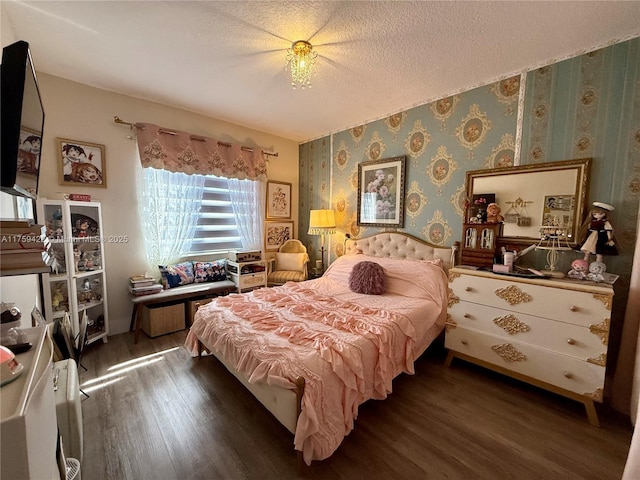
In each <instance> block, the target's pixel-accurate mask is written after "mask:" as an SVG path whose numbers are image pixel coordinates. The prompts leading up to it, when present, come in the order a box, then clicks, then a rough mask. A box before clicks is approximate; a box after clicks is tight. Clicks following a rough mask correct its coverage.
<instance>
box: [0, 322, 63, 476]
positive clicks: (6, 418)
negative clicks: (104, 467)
mask: <svg viewBox="0 0 640 480" xmlns="http://www.w3.org/2000/svg"><path fill="white" fill-rule="evenodd" d="M22 331H23V332H24V334H25V335H26V336H27V341H29V342H30V343H31V344H32V345H33V346H32V347H31V349H29V350H27V351H26V352H24V353H21V354H18V355H16V361H18V362H19V363H21V364H22V365H23V370H22V373H21V374H20V376H18V377H17V378H16V379H15V380H13V381H12V382H11V383H8V384H6V385H3V386H2V389H1V390H0V407H1V408H0V409H1V411H2V424H1V425H0V431H1V432H2V435H0V444H1V446H2V448H1V450H2V456H1V460H0V478H3V479H5V478H6V479H14V478H15V479H24V480H29V479H33V480H48V479H54V480H60V475H59V473H58V457H57V456H56V445H57V442H58V427H57V426H56V405H55V400H54V392H53V379H52V368H51V364H52V356H53V347H52V344H51V339H50V338H49V336H48V334H47V327H46V326H40V327H35V328H25V329H23V330H22Z"/></svg>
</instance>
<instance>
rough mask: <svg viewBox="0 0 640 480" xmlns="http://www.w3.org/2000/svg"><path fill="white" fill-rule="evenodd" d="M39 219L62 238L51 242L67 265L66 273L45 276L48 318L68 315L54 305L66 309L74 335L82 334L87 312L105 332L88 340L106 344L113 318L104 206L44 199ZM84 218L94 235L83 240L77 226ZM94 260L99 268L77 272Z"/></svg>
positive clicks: (97, 333)
mask: <svg viewBox="0 0 640 480" xmlns="http://www.w3.org/2000/svg"><path fill="white" fill-rule="evenodd" d="M38 218H39V219H42V222H43V223H44V224H45V226H46V229H47V232H49V235H51V236H56V237H59V236H60V235H62V238H55V239H51V242H52V243H53V244H54V245H55V247H56V251H57V258H58V262H59V263H62V264H63V265H64V270H65V272H64V273H61V272H59V273H55V272H51V273H49V274H45V275H43V284H44V285H43V287H44V288H43V290H44V307H45V318H47V319H48V320H51V321H56V320H60V319H61V318H62V317H64V314H65V312H64V310H54V309H53V305H54V304H56V305H58V306H59V307H63V308H64V309H65V310H67V311H68V314H69V317H70V320H71V326H72V330H73V332H72V333H73V335H74V336H76V335H79V333H80V332H79V328H80V327H79V325H81V320H82V317H83V316H84V315H85V313H86V314H87V317H88V320H89V323H91V324H95V322H97V321H98V318H100V327H101V331H100V332H94V333H89V334H90V335H91V336H90V338H88V341H89V342H91V341H96V340H98V339H101V338H102V339H103V340H104V341H105V342H106V337H107V335H108V334H109V315H108V311H107V310H108V308H107V307H108V302H107V291H106V287H107V284H106V276H105V275H106V261H105V258H104V244H103V243H102V237H101V236H100V233H101V232H102V231H103V225H102V207H101V205H100V203H99V202H76V201H67V200H49V199H44V198H41V199H39V200H38ZM84 219H86V220H87V221H88V222H89V225H90V227H89V233H91V235H89V236H82V237H79V236H77V234H78V232H79V230H78V229H77V226H76V223H77V221H78V220H84ZM90 261H93V265H95V267H96V268H94V269H93V270H79V271H76V266H77V265H79V266H81V267H82V266H84V265H85V262H90ZM89 265H91V264H90V263H89ZM61 294H62V296H61ZM63 297H64V298H63ZM98 299H99V300H98ZM80 300H87V301H86V302H84V301H80ZM57 302H59V303H57ZM103 321H104V324H103V323H102V322H103Z"/></svg>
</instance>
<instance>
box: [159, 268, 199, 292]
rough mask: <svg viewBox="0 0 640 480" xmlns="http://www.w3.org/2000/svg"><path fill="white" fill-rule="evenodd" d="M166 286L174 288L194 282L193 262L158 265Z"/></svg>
mask: <svg viewBox="0 0 640 480" xmlns="http://www.w3.org/2000/svg"><path fill="white" fill-rule="evenodd" d="M158 268H159V269H160V273H161V274H162V284H163V285H164V288H173V287H178V286H180V285H188V284H190V283H193V282H194V280H195V278H194V276H193V263H191V262H181V263H176V264H174V265H158Z"/></svg>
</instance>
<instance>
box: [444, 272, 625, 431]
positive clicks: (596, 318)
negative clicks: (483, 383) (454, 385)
mask: <svg viewBox="0 0 640 480" xmlns="http://www.w3.org/2000/svg"><path fill="white" fill-rule="evenodd" d="M613 295H614V293H613V288H612V286H611V285H606V284H601V283H600V284H596V283H592V282H584V281H582V282H576V281H573V280H567V279H534V278H521V277H512V276H506V275H499V274H494V273H491V272H486V271H481V270H469V269H465V268H460V267H454V268H451V269H450V270H449V311H448V316H447V323H446V327H445V347H446V348H447V349H448V350H449V353H448V355H447V359H446V366H447V367H449V366H451V362H452V360H453V358H455V357H457V358H460V359H463V360H466V361H469V362H472V363H475V364H477V365H481V366H483V367H485V368H489V369H491V370H494V371H497V372H499V373H502V374H504V375H508V376H510V377H512V378H516V379H518V380H521V381H524V382H527V383H530V384H532V385H535V386H538V387H541V388H544V389H546V390H549V391H551V392H554V393H556V394H559V395H563V396H565V397H568V398H571V399H573V400H576V401H578V402H581V403H583V404H584V406H585V409H586V413H587V418H588V419H589V422H590V423H591V424H592V425H594V426H599V422H598V415H597V412H596V409H595V405H594V402H602V401H603V392H604V382H605V374H606V363H607V350H608V343H609V325H610V321H611V306H612V303H613Z"/></svg>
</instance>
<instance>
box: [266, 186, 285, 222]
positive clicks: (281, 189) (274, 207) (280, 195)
mask: <svg viewBox="0 0 640 480" xmlns="http://www.w3.org/2000/svg"><path fill="white" fill-rule="evenodd" d="M266 216H267V218H268V219H269V218H276V219H277V218H280V219H288V218H291V184H290V183H287V182H276V181H268V182H267V215H266Z"/></svg>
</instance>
